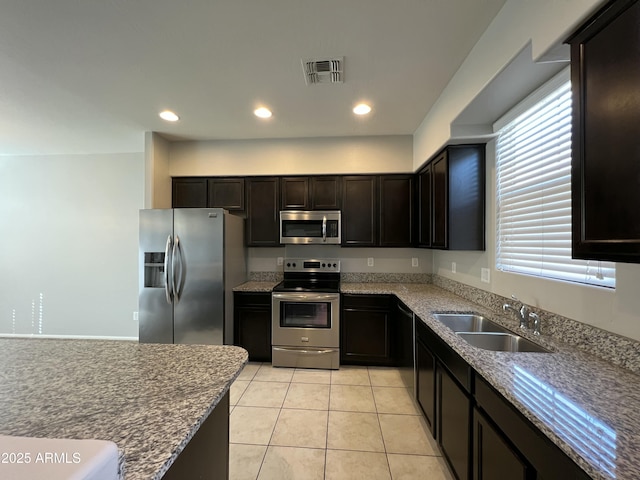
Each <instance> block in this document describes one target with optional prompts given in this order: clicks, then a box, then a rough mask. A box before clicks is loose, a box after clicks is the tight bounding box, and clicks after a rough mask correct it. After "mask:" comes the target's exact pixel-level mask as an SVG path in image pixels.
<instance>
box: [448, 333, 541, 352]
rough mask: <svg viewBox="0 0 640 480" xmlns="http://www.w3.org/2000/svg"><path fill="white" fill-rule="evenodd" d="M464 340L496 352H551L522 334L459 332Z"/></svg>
mask: <svg viewBox="0 0 640 480" xmlns="http://www.w3.org/2000/svg"><path fill="white" fill-rule="evenodd" d="M457 335H459V336H460V338H462V339H463V340H465V341H466V342H467V343H469V344H470V345H472V346H474V347H478V348H483V349H485V350H493V351H494V352H539V353H550V351H549V350H547V349H546V348H544V347H541V346H540V345H538V344H537V343H533V342H531V341H529V340H527V339H526V338H524V337H521V336H520V335H515V334H513V333H498V332H457Z"/></svg>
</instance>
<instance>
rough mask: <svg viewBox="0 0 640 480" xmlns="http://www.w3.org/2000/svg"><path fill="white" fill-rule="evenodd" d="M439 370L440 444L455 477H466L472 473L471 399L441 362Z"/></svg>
mask: <svg viewBox="0 0 640 480" xmlns="http://www.w3.org/2000/svg"><path fill="white" fill-rule="evenodd" d="M436 372H437V373H436V379H437V380H436V381H437V385H438V386H437V389H436V390H437V395H438V397H437V405H438V408H437V412H438V419H437V431H438V435H437V439H438V444H439V445H440V448H441V449H442V453H443V454H444V456H445V457H446V459H447V461H448V462H449V466H450V467H451V469H452V471H453V473H454V475H455V476H456V478H459V479H466V478H469V472H470V470H469V467H470V463H469V453H470V448H471V441H470V440H471V437H470V432H469V427H470V425H471V399H470V398H469V396H468V394H467V393H466V392H465V391H464V390H463V389H462V387H461V386H459V385H458V383H457V382H456V381H455V380H454V379H453V377H452V376H451V374H450V373H449V372H448V371H447V369H446V368H444V367H443V366H442V365H441V364H438V366H437V369H436ZM503 478H509V477H503Z"/></svg>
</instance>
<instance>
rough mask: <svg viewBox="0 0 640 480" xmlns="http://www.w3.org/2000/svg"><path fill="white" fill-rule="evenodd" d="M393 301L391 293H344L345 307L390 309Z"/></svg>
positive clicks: (343, 302)
mask: <svg viewBox="0 0 640 480" xmlns="http://www.w3.org/2000/svg"><path fill="white" fill-rule="evenodd" d="M392 302H393V297H392V296H391V295H357V294H349V293H347V294H344V295H342V307H343V308H357V309H360V310H390V309H391V306H392Z"/></svg>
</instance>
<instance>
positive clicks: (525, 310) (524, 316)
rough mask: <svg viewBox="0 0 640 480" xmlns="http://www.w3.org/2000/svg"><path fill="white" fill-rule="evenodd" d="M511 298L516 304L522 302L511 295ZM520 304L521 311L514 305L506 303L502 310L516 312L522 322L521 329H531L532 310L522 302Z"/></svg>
mask: <svg viewBox="0 0 640 480" xmlns="http://www.w3.org/2000/svg"><path fill="white" fill-rule="evenodd" d="M511 298H513V299H514V300H515V301H516V302H520V300H518V299H517V298H516V296H515V295H511ZM520 304H521V306H520V309H517V308H516V307H514V306H513V305H510V304H508V303H505V304H504V305H502V310H503V311H505V312H506V311H508V310H511V311H512V312H514V313H515V314H516V315H517V317H518V320H520V328H522V329H527V328H529V313H531V310H530V309H529V307H528V306H526V305H525V304H524V303H522V302H520Z"/></svg>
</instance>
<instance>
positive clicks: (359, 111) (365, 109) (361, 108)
mask: <svg viewBox="0 0 640 480" xmlns="http://www.w3.org/2000/svg"><path fill="white" fill-rule="evenodd" d="M370 111H371V107H370V106H369V105H367V104H366V103H359V104H358V105H356V106H355V107H353V113H355V114H356V115H366V114H367V113H369V112H370Z"/></svg>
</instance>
